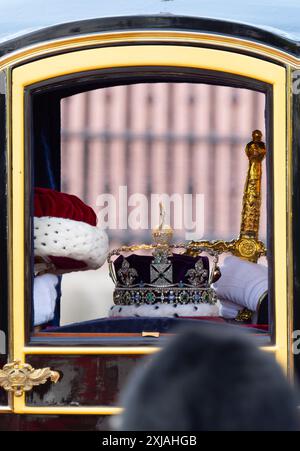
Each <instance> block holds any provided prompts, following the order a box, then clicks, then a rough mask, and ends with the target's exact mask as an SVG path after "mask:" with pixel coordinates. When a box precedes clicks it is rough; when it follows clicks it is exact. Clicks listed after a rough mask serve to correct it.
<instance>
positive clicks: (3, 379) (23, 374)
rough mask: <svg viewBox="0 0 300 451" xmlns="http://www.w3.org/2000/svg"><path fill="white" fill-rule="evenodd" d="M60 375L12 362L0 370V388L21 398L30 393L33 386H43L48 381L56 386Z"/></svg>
mask: <svg viewBox="0 0 300 451" xmlns="http://www.w3.org/2000/svg"><path fill="white" fill-rule="evenodd" d="M59 378H60V374H59V373H58V372H57V371H52V370H50V368H40V369H37V370H36V369H34V368H32V366H31V365H29V363H21V361H20V360H14V361H13V362H11V363H7V364H6V365H4V367H3V368H2V370H0V386H1V387H2V388H4V390H6V391H8V392H12V393H13V394H14V395H15V396H22V395H23V393H24V392H26V391H30V390H31V389H32V388H33V387H34V386H36V385H40V384H45V383H46V382H47V379H50V380H51V381H52V382H54V383H55V384H56V382H57V381H58V380H59Z"/></svg>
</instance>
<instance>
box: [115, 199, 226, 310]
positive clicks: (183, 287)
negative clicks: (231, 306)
mask: <svg viewBox="0 0 300 451" xmlns="http://www.w3.org/2000/svg"><path fill="white" fill-rule="evenodd" d="M152 236H153V243H152V244H138V245H132V246H122V247H120V248H118V249H114V250H112V251H111V252H110V253H109V254H108V257H107V260H108V264H109V273H110V276H111V278H112V280H113V282H114V284H115V289H114V294H113V301H114V304H115V306H114V307H112V309H111V316H131V315H132V314H134V316H153V312H155V313H156V315H155V316H158V315H159V316H170V314H171V315H172V316H180V313H184V316H202V314H203V313H205V314H203V316H216V315H217V313H216V312H217V310H218V309H217V308H216V304H217V297H216V293H215V291H214V289H213V288H212V286H211V284H212V283H213V282H214V281H216V280H217V277H219V275H220V273H219V268H218V253H217V252H216V251H214V250H213V249H209V248H206V247H205V246H203V247H199V246H197V249H195V252H193V255H189V254H191V251H193V249H191V244H190V243H177V244H172V238H173V230H172V228H171V227H170V226H168V225H166V224H165V212H164V209H163V206H162V204H160V222H159V226H158V227H157V228H156V229H154V230H153V231H152ZM138 251H143V254H142V255H139V254H138V253H137V252H138ZM183 306H184V308H183ZM174 309H177V310H176V312H175V310H174ZM121 312H122V313H121ZM137 312H139V313H138V314H137ZM150 312H152V314H150ZM177 312H179V314H177ZM214 313H215V314H214Z"/></svg>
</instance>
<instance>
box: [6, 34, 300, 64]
mask: <svg viewBox="0 0 300 451" xmlns="http://www.w3.org/2000/svg"><path fill="white" fill-rule="evenodd" d="M138 42H143V43H145V44H151V43H152V42H153V43H155V42H161V43H165V42H171V43H174V45H176V44H178V43H186V44H187V45H188V44H199V45H201V44H206V45H207V44H209V45H211V46H212V47H214V46H222V47H223V48H224V49H226V48H228V49H229V50H230V49H234V50H241V51H245V50H246V51H248V52H251V53H253V54H255V55H258V56H267V57H269V58H272V59H274V60H275V61H278V62H281V63H283V64H287V65H291V66H293V67H295V68H298V67H300V59H299V58H297V57H295V56H293V55H290V54H289V53H287V52H284V51H282V50H279V49H276V48H274V47H271V46H268V45H266V44H262V43H258V42H253V41H249V40H247V39H242V38H237V37H232V36H226V35H222V34H214V33H201V32H199V33H198V32H192V31H189V32H182V31H174V30H172V31H169V30H160V31H157V30H156V31H154V30H146V31H145V30H138V29H135V30H131V31H123V32H122V31H121V32H120V31H116V32H109V33H107V32H103V33H91V34H84V35H81V36H80V37H78V36H76V37H69V38H62V39H60V38H58V39H52V40H49V41H47V42H46V43H45V42H43V43H42V44H41V43H38V44H34V45H31V46H27V47H25V48H22V49H19V50H16V51H14V52H11V53H9V54H7V55H5V56H3V57H2V58H0V69H4V68H6V67H10V66H13V65H14V64H19V63H25V62H26V61H27V60H30V59H31V58H33V57H35V58H36V57H39V56H45V55H47V56H51V55H52V54H53V53H55V52H59V51H60V52H64V51H68V50H76V49H84V48H88V47H91V46H96V45H99V46H109V45H115V44H124V43H126V44H127V43H128V44H135V43H138Z"/></svg>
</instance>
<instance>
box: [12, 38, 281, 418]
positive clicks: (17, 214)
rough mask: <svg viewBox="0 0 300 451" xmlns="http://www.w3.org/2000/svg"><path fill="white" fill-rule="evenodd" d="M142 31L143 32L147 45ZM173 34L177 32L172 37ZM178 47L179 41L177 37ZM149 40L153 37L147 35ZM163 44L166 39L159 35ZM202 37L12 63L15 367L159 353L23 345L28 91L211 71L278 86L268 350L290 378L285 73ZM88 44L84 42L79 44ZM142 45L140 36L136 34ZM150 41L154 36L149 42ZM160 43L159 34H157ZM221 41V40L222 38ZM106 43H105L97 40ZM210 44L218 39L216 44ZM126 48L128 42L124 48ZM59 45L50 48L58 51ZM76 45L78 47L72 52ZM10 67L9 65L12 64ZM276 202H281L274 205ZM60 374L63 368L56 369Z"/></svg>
mask: <svg viewBox="0 0 300 451" xmlns="http://www.w3.org/2000/svg"><path fill="white" fill-rule="evenodd" d="M145 34H146V33H145V32H141V33H140V35H141V37H142V36H143V41H144V40H145V37H144V36H145ZM172 35H174V32H173V33H172ZM178 36H179V37H178V40H180V35H179V34H178ZM148 38H149V40H151V33H148ZM161 38H162V39H164V40H166V39H167V38H168V37H167V34H166V33H163V32H162V33H161ZM193 38H194V39H195V40H198V43H199V38H197V35H195V34H192V33H191V34H190V36H189V39H188V40H187V39H186V36H184V35H182V36H181V44H182V42H184V43H185V46H182V45H176V43H173V45H171V46H170V45H165V44H163V43H156V45H151V42H149V44H141V45H139V46H135V45H128V42H127V43H126V39H125V38H124V39H125V43H126V45H122V46H114V47H100V48H92V49H84V50H82V49H80V50H76V51H73V52H69V53H64V54H59V55H55V56H47V57H45V53H47V52H48V51H49V47H48V48H47V47H46V50H45V49H42V51H41V52H40V55H41V56H44V58H42V59H38V60H36V61H32V62H28V63H26V58H28V57H30V55H31V56H33V55H34V56H35V57H36V54H37V53H38V51H37V50H36V49H33V50H32V52H31V53H30V51H29V52H28V53H25V56H24V55H23V56H22V55H21V57H16V59H15V61H16V60H18V59H19V63H20V60H21V61H22V59H23V58H24V60H23V63H24V64H23V65H20V66H18V67H16V68H13V70H12V73H11V86H12V92H11V117H12V123H11V138H10V151H9V160H10V163H11V172H10V174H9V185H10V186H9V191H10V194H11V196H10V212H11V216H10V227H9V236H10V276H11V290H10V293H11V295H10V297H11V299H10V302H11V304H10V305H11V313H12V324H11V328H12V340H11V353H10V360H13V359H19V360H21V362H25V361H26V356H27V355H33V354H39V355H45V354H56V355H58V354H60V355H62V354H64V355H71V354H90V355H92V354H93V355H95V354H96V355H104V354H147V353H152V352H155V351H157V349H158V348H155V347H143V346H140V347H138V346H137V347H110V348H107V347H83V346H82V347H78V346H77V347H56V346H51V347H50V346H48V347H47V346H43V347H42V346H41V347H38V346H26V343H25V327H24V314H25V305H24V302H25V298H24V293H25V291H24V274H25V268H24V250H25V247H24V243H25V241H24V238H25V236H24V211H25V210H24V207H25V205H24V155H25V154H24V145H25V142H24V123H25V122H24V90H25V89H26V87H28V86H30V85H32V84H34V83H38V82H42V81H45V80H47V79H50V78H55V77H59V76H63V75H66V74H74V73H77V72H83V71H91V70H96V69H102V68H113V67H130V66H143V65H144V66H169V67H170V66H174V67H191V68H199V69H208V70H214V71H221V72H226V73H232V74H235V75H240V76H245V77H250V78H253V79H255V80H259V81H262V82H266V83H269V84H270V85H272V87H273V118H272V120H273V142H274V148H273V151H274V155H273V178H274V193H273V196H274V218H273V219H274V297H275V325H276V329H275V344H274V345H273V346H269V347H266V348H264V349H266V350H268V351H270V352H273V353H274V354H275V356H276V359H277V360H278V361H279V362H280V363H281V365H282V366H283V368H284V369H285V371H287V370H288V361H289V359H288V349H289V346H288V321H287V305H288V286H287V267H288V263H289V262H288V253H287V251H288V246H287V239H286V237H287V230H288V224H287V214H286V208H287V186H288V181H287V170H286V168H287V155H288V152H287V141H286V111H287V105H286V103H287V97H286V85H287V81H286V80H287V78H286V69H285V67H283V66H281V65H278V64H276V63H273V62H269V61H265V60H262V59H258V58H256V57H254V56H248V55H244V54H239V53H233V52H230V51H225V50H220V49H213V48H202V47H194V46H189V45H188V42H189V41H190V42H191V41H192V40H193ZM84 39H86V37H83V38H82V41H83V40H84ZM135 39H136V40H138V35H135ZM152 39H153V37H152ZM155 39H157V40H159V33H157V32H156V33H155ZM218 39H219V38H218ZM98 40H99V41H100V42H101V36H100V37H98ZM115 40H116V42H122V36H118V35H117V34H116V35H115ZM211 40H212V41H213V38H212V37H211ZM79 43H80V38H77V39H76V42H73V43H72V41H69V44H68V41H67V42H65V43H64V44H63V45H62V48H63V50H66V49H68V50H70V49H74V48H76V46H78V45H79ZM123 43H124V41H123ZM57 45H58V44H57V42H56V43H55V44H53V47H54V48H56V47H57ZM72 46H73V47H72ZM9 64H10V62H9ZM275 199H276V202H275ZM57 369H58V370H59V368H57ZM12 409H13V411H14V412H15V413H31V414H34V413H35V414H115V413H118V412H119V411H120V409H119V408H117V407H106V406H95V407H31V406H26V402H25V396H24V395H23V396H21V397H19V398H17V397H15V398H14V400H13V405H12Z"/></svg>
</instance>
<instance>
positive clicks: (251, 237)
mask: <svg viewBox="0 0 300 451" xmlns="http://www.w3.org/2000/svg"><path fill="white" fill-rule="evenodd" d="M261 139H262V133H261V131H260V130H254V131H253V132H252V141H250V142H249V143H248V144H247V145H246V148H245V153H246V155H247V157H248V159H249V167H248V173H247V178H246V183H245V188H244V195H243V208H242V215H241V228H240V235H239V237H238V238H237V239H235V240H231V241H223V240H216V241H198V242H191V243H190V244H191V246H190V250H189V252H188V253H189V254H190V255H194V254H195V255H196V251H197V246H199V247H202V246H205V247H207V248H211V249H214V250H215V251H217V252H218V253H219V254H221V253H223V252H230V253H231V254H233V255H236V256H237V257H240V258H244V259H246V260H249V261H251V262H254V263H256V262H257V260H258V259H259V257H261V256H263V255H266V253H267V250H266V247H265V245H264V243H263V242H262V241H260V240H259V239H258V233H259V220H260V206H261V176H262V161H263V159H264V157H265V155H266V146H265V144H264V142H263V141H262V140H261Z"/></svg>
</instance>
